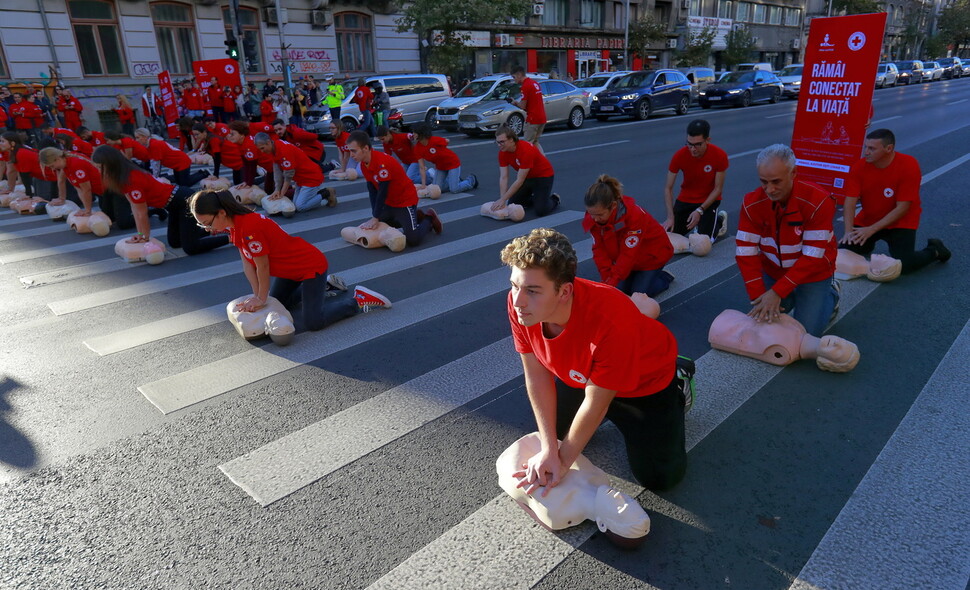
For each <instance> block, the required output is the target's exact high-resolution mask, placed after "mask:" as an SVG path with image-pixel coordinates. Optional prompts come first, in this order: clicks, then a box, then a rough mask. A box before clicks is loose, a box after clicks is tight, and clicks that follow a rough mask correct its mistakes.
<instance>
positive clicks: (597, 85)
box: [573, 70, 632, 102]
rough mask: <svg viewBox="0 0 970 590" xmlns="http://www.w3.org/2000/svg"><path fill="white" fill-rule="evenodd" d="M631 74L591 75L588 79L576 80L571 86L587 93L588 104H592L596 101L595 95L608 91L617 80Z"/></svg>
mask: <svg viewBox="0 0 970 590" xmlns="http://www.w3.org/2000/svg"><path fill="white" fill-rule="evenodd" d="M631 73H632V72H630V71H627V70H624V71H622V72H599V73H598V74H593V75H592V76H590V77H588V78H583V79H582V80H576V81H575V82H573V85H575V86H576V87H577V88H582V89H583V90H585V91H586V92H588V93H589V96H590V102H592V101H595V100H596V95H597V94H599V93H600V92H603V91H604V90H609V89H610V88H611V87H612V86H613V84H615V83H616V81H617V80H619V79H620V78H622V77H623V76H626V75H627V74H631Z"/></svg>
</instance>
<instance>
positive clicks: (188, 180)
mask: <svg viewBox="0 0 970 590" xmlns="http://www.w3.org/2000/svg"><path fill="white" fill-rule="evenodd" d="M208 177H209V173H208V172H206V171H205V170H198V171H196V172H192V169H191V168H185V169H183V170H172V178H173V179H174V181H175V184H177V185H179V186H185V187H191V186H195V185H197V184H199V183H200V182H202V180H204V179H206V178H208Z"/></svg>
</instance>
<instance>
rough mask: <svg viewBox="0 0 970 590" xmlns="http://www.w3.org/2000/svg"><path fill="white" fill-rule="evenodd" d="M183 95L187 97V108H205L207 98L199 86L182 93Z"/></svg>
mask: <svg viewBox="0 0 970 590" xmlns="http://www.w3.org/2000/svg"><path fill="white" fill-rule="evenodd" d="M182 97H183V98H184V99H185V108H187V109H188V110H190V111H204V110H205V106H206V105H205V99H204V98H203V97H202V92H201V91H200V90H199V89H198V88H189V89H188V90H186V91H185V92H183V93H182Z"/></svg>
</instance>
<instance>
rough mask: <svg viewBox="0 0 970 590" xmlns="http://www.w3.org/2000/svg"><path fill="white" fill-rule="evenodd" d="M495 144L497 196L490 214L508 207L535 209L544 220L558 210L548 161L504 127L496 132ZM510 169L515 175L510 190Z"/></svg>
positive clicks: (556, 196) (553, 176)
mask: <svg viewBox="0 0 970 590" xmlns="http://www.w3.org/2000/svg"><path fill="white" fill-rule="evenodd" d="M495 143H497V144H498V170H499V179H498V186H499V189H498V190H499V194H500V195H501V196H500V197H499V198H498V200H496V201H495V203H493V204H492V211H498V210H499V209H501V208H503V207H505V206H507V205H509V204H514V205H522V206H523V207H534V208H535V212H536V215H538V216H539V217H543V216H545V215H549V214H550V213H552V212H553V211H555V209H556V207H558V206H559V195H557V194H556V193H554V192H552V183H553V181H554V180H555V178H556V173H555V171H554V170H553V168H552V164H550V163H549V160H548V159H547V158H546V157H545V156H544V155H543V154H542V152H540V151H539V149H538V148H536V147H535V146H534V145H532V144H531V143H529V142H528V141H519V136H518V135H517V134H516V133H515V131H512V130H511V129H509V128H508V127H506V126H505V125H503V126H501V127H499V128H498V131H496V132H495ZM509 168H511V169H513V170H515V171H516V175H515V180H513V181H512V185H511V186H509Z"/></svg>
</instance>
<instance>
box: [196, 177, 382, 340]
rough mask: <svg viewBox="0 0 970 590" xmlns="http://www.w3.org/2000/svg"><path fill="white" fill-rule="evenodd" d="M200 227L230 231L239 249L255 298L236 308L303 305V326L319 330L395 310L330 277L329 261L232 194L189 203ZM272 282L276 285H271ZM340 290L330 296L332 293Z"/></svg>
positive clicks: (203, 195) (204, 195)
mask: <svg viewBox="0 0 970 590" xmlns="http://www.w3.org/2000/svg"><path fill="white" fill-rule="evenodd" d="M189 209H190V210H191V212H192V215H193V216H194V217H195V221H196V222H197V223H198V225H199V227H202V228H204V229H206V230H208V231H209V232H211V233H213V234H217V233H221V232H226V231H228V232H229V239H230V241H231V242H232V245H234V246H235V247H236V248H238V249H239V256H240V258H241V259H242V263H243V273H244V274H245V275H246V279H248V280H249V285H250V287H252V290H253V296H252V297H250V298H249V299H247V300H245V301H243V302H242V303H240V304H239V306H238V307H237V310H238V311H246V312H253V311H256V310H258V309H260V308H262V307H263V306H265V305H266V301H267V298H268V297H271V296H272V297H275V298H276V299H277V300H279V302H280V303H282V304H283V305H284V306H285V307H287V308H292V307H295V306H296V304H298V303H299V302H300V301H301V300H302V309H303V323H304V324H305V325H306V327H307V329H309V330H319V329H321V328H325V327H326V326H329V325H330V324H333V323H334V322H337V321H339V320H342V319H344V318H347V317H350V316H352V315H355V314H357V313H360V312H362V311H368V310H369V309H370V308H372V307H391V302H390V301H389V300H388V299H387V298H386V297H384V296H383V295H380V294H378V293H375V292H374V291H371V290H370V289H367V288H366V287H361V286H358V287H357V288H356V289H354V292H353V294H352V295H351V293H350V292H349V291H347V286H346V285H345V284H344V282H343V281H342V280H341V279H340V278H339V277H336V276H334V275H331V276H330V277H328V276H327V266H328V264H327V257H326V256H324V254H323V252H321V251H320V250H318V249H317V248H316V247H314V246H313V245H312V244H310V243H309V242H307V241H306V240H304V239H303V238H299V237H295V236H291V235H289V234H288V233H286V232H285V231H284V230H283V229H282V228H281V227H280V226H279V225H277V224H276V222H275V221H273V220H272V219H270V218H268V217H266V216H265V215H262V214H260V213H254V212H253V211H251V210H250V209H249V208H248V207H245V206H244V205H241V204H239V203H238V202H237V201H236V199H235V198H233V196H232V195H231V194H230V193H229V191H199V192H197V193H196V194H195V195H193V196H192V198H191V200H190V201H189ZM271 279H275V280H273V281H272V285H271V284H270V282H271ZM328 289H332V290H336V291H339V292H338V293H336V294H335V295H334V296H332V297H327V290H328Z"/></svg>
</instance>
